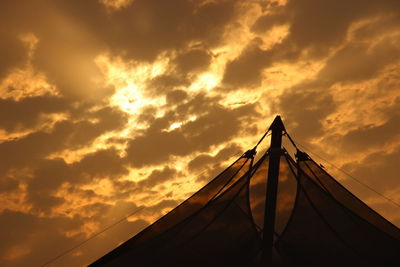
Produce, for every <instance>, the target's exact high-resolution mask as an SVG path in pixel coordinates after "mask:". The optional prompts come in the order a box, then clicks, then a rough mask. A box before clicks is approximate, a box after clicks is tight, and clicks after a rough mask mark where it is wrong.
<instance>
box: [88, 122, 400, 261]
mask: <svg viewBox="0 0 400 267" xmlns="http://www.w3.org/2000/svg"><path fill="white" fill-rule="evenodd" d="M270 131H271V132H272V138H271V147H270V149H268V150H267V151H266V152H265V154H264V155H262V156H261V157H260V158H259V160H258V161H257V162H254V156H255V151H256V147H257V146H256V147H255V148H254V149H252V150H249V151H247V152H246V153H244V154H243V155H242V156H241V157H239V158H238V159H237V160H236V161H235V162H234V163H233V164H232V165H230V166H229V167H228V168H226V169H225V170H224V171H223V172H221V173H220V174H219V175H218V176H217V177H215V178H214V179H213V180H211V182H209V183H208V184H207V185H206V186H204V187H203V188H201V189H200V190H199V191H198V192H197V193H195V194H194V195H192V196H191V197H190V198H188V199H187V200H185V201H184V202H182V203H181V204H180V205H179V206H177V207H176V208H175V209H173V210H172V211H170V212H169V213H168V214H166V215H165V216H163V217H161V218H160V219H159V220H158V221H156V222H155V223H153V224H152V225H150V226H148V227H147V228H146V229H144V230H143V231H141V232H140V233H138V234H137V235H135V236H134V237H132V238H131V239H129V240H128V241H126V242H125V243H123V244H122V245H120V246H119V247H117V248H115V249H114V250H112V251H111V252H109V253H108V254H106V255H104V256H103V257H101V258H100V259H98V260H97V261H95V262H94V263H92V264H91V265H90V266H351V265H355V266H400V260H399V255H400V254H399V252H400V230H399V229H398V228H397V227H396V226H394V225H393V224H391V223H390V222H389V221H387V220H386V219H385V218H383V217H382V216H380V215H379V214H378V213H376V212H375V211H373V210H372V209H371V208H370V207H369V206H367V205H366V204H365V203H364V202H362V201H361V200H360V199H358V198H357V197H356V196H354V195H353V194H352V193H351V192H350V191H348V190H347V189H346V188H344V187H343V186H342V185H341V184H340V183H338V182H337V181H336V180H335V179H334V178H333V177H332V176H330V175H329V174H328V173H327V172H326V171H325V170H324V169H323V168H322V167H321V166H320V165H318V164H317V163H316V162H315V161H314V160H312V159H311V158H310V157H309V156H308V155H307V154H306V153H305V152H302V151H299V150H298V151H297V153H296V160H294V159H293V158H292V157H291V156H290V155H289V153H288V152H287V151H286V149H285V148H283V147H281V138H282V134H287V133H286V130H285V128H284V126H283V123H282V121H281V119H280V117H279V116H278V117H277V118H276V119H275V121H274V123H273V124H272V125H271V127H270ZM264 137H265V135H264ZM264 137H263V138H264ZM263 138H262V139H263ZM289 138H290V137H289ZM260 141H261V140H260ZM259 143H260V142H259ZM271 203H272V204H271ZM271 218H272V219H271Z"/></svg>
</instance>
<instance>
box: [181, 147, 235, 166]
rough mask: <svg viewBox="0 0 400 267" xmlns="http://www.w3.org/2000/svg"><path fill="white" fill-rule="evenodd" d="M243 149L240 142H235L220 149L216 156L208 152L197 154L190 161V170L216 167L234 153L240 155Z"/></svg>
mask: <svg viewBox="0 0 400 267" xmlns="http://www.w3.org/2000/svg"><path fill="white" fill-rule="evenodd" d="M241 151H242V149H241V147H240V146H239V145H238V144H235V143H233V144H231V145H229V146H227V147H225V148H223V149H221V150H220V151H218V153H217V155H215V156H214V157H213V156H210V155H208V154H202V155H199V156H197V157H196V158H194V159H193V160H191V161H190V162H189V164H188V167H189V170H190V171H201V170H203V168H205V167H206V168H210V167H211V168H214V167H215V165H218V164H219V163H220V162H221V161H225V160H227V159H229V158H231V157H232V156H233V155H238V154H240V152H241Z"/></svg>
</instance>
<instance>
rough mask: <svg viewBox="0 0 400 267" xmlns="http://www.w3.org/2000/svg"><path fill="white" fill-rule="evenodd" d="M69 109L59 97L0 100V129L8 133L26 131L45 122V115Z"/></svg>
mask: <svg viewBox="0 0 400 267" xmlns="http://www.w3.org/2000/svg"><path fill="white" fill-rule="evenodd" d="M67 108H68V103H67V101H66V100H65V99H62V98H59V97H51V96H38V97H30V98H23V99H21V100H19V101H15V100H12V99H0V127H1V128H3V129H4V130H6V131H8V132H12V131H18V130H26V129H29V128H32V127H35V126H36V125H37V124H39V122H41V121H42V122H43V121H44V119H43V118H42V116H43V115H47V114H54V113H62V112H65V111H66V110H67Z"/></svg>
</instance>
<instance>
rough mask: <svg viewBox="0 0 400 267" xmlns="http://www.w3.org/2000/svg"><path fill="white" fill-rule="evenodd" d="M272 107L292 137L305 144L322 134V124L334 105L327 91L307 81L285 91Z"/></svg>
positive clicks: (333, 109) (333, 108)
mask: <svg viewBox="0 0 400 267" xmlns="http://www.w3.org/2000/svg"><path fill="white" fill-rule="evenodd" d="M272 107H273V109H272V110H273V112H275V113H278V114H281V115H283V118H285V123H286V125H287V128H288V129H290V132H291V133H292V134H293V136H296V138H297V139H298V140H303V142H307V141H309V140H310V139H311V138H315V137H318V136H321V135H322V134H323V133H324V127H323V125H322V122H323V121H324V120H325V119H326V117H327V116H328V115H329V114H331V113H332V112H334V111H335V107H336V105H335V102H334V100H333V97H332V95H331V94H330V92H329V91H327V90H324V87H321V86H320V85H319V84H318V83H316V82H315V81H308V82H304V83H302V84H298V85H296V86H294V87H292V88H290V90H287V91H285V92H284V93H283V94H282V95H281V96H280V97H279V99H278V101H277V103H275V104H273V106H272Z"/></svg>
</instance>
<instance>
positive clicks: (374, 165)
mask: <svg viewBox="0 0 400 267" xmlns="http://www.w3.org/2000/svg"><path fill="white" fill-rule="evenodd" d="M399 164H400V148H399V147H397V148H396V149H395V150H394V151H391V152H385V151H382V152H376V153H372V154H370V155H368V156H367V157H366V158H364V159H363V161H362V162H354V163H349V164H346V165H344V166H343V168H344V169H345V170H347V171H349V172H350V173H351V174H352V175H354V177H357V179H360V180H361V181H362V182H363V183H364V184H367V185H368V186H370V187H372V188H374V189H375V190H376V191H378V192H380V193H383V194H384V193H385V192H387V191H389V190H393V189H395V188H398V177H399V175H398V166H399ZM365 190H366V189H365V188H364V191H365ZM366 191H368V192H369V193H370V194H372V195H373V196H374V197H377V195H374V194H373V193H371V192H370V191H369V190H366ZM370 196H371V195H370Z"/></svg>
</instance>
